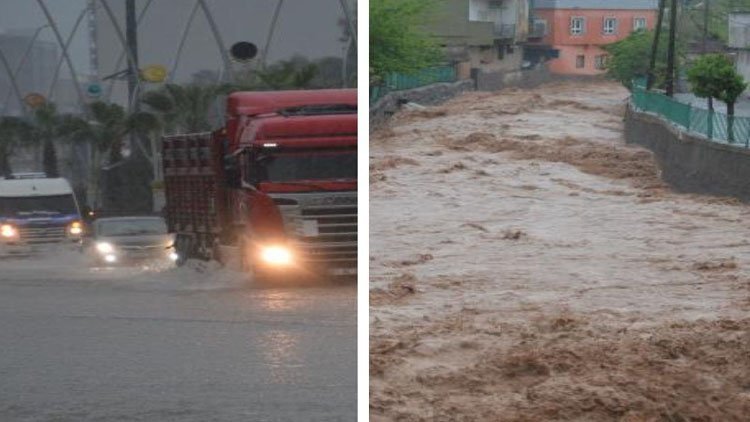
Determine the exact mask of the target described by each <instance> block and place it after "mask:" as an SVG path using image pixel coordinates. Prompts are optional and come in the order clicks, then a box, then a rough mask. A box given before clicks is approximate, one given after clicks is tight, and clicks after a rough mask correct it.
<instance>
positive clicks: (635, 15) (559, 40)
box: [530, 0, 658, 75]
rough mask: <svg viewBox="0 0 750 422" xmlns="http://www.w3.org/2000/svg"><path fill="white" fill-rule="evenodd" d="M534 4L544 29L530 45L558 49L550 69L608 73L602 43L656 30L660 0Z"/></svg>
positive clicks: (555, 0)
mask: <svg viewBox="0 0 750 422" xmlns="http://www.w3.org/2000/svg"><path fill="white" fill-rule="evenodd" d="M534 7H535V10H534V15H535V20H534V25H535V26H541V27H544V31H543V36H542V37H541V38H539V39H537V41H536V42H533V43H532V45H531V46H530V47H532V48H537V49H538V48H546V49H548V50H551V51H554V54H551V55H549V54H548V55H547V56H548V57H550V56H551V57H554V58H551V59H550V61H549V69H550V71H551V72H552V73H557V74H563V75H598V74H601V73H604V72H605V64H606V62H607V53H606V52H605V51H604V50H602V48H601V46H602V45H606V44H610V43H613V42H615V41H619V40H621V39H623V38H625V37H627V36H628V35H630V34H631V33H632V32H633V31H638V30H642V29H653V28H654V26H655V25H656V18H657V13H658V12H657V10H658V4H657V0H537V1H536V2H535V4H534Z"/></svg>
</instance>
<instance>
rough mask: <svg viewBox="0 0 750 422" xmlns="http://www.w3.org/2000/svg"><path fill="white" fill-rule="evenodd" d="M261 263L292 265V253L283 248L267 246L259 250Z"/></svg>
mask: <svg viewBox="0 0 750 422" xmlns="http://www.w3.org/2000/svg"><path fill="white" fill-rule="evenodd" d="M260 257H261V259H263V262H265V263H267V264H271V265H289V264H291V263H292V252H291V251H290V250H289V248H286V247H284V246H267V247H264V248H262V249H261V252H260Z"/></svg>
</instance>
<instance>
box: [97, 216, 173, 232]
mask: <svg viewBox="0 0 750 422" xmlns="http://www.w3.org/2000/svg"><path fill="white" fill-rule="evenodd" d="M166 233H167V225H166V223H164V220H162V219H158V218H144V219H140V220H139V219H127V220H110V221H106V220H101V221H99V222H98V223H97V225H96V234H97V235H99V236H140V235H152V234H166Z"/></svg>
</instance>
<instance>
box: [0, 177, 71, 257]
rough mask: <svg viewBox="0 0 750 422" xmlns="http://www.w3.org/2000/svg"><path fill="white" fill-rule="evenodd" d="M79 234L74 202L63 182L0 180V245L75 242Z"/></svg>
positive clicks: (38, 179)
mask: <svg viewBox="0 0 750 422" xmlns="http://www.w3.org/2000/svg"><path fill="white" fill-rule="evenodd" d="M24 176H26V175H24ZM82 234H83V223H82V222H81V212H80V210H79V208H78V201H77V200H76V197H75V194H74V193H73V189H72V188H71V186H70V183H68V181H67V180H65V179H62V178H46V177H18V178H9V179H0V244H4V245H30V244H38V243H53V242H63V241H78V240H80V238H81V235H82Z"/></svg>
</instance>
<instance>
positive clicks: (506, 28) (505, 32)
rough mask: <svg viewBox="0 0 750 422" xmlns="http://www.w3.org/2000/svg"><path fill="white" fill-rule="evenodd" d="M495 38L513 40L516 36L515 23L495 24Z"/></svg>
mask: <svg viewBox="0 0 750 422" xmlns="http://www.w3.org/2000/svg"><path fill="white" fill-rule="evenodd" d="M494 34H495V38H496V39H501V40H512V39H514V38H516V25H515V24H497V25H495V31H494Z"/></svg>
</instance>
